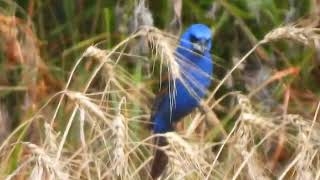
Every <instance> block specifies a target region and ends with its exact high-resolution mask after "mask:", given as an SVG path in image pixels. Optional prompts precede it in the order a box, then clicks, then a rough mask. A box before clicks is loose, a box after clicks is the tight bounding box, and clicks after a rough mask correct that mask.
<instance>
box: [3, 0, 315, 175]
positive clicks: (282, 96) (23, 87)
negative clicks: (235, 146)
mask: <svg viewBox="0 0 320 180" xmlns="http://www.w3.org/2000/svg"><path fill="white" fill-rule="evenodd" d="M319 20H320V1H319V0H287V1H279V0H201V1H198V0H161V1H158V0H140V1H138V0H129V1H125V0H107V1H104V0H90V1H89V0H74V1H70V0H58V1H57V0H41V1H36V0H17V1H9V0H8V1H6V0H0V144H1V142H2V141H4V140H5V139H6V137H7V136H8V135H9V134H10V132H11V131H13V130H14V129H15V128H16V127H18V126H19V125H21V124H22V123H24V122H25V121H26V120H28V119H29V118H30V117H33V116H34V114H35V113H36V112H38V110H39V108H41V107H42V106H43V105H44V104H45V103H46V102H48V100H49V99H50V98H51V97H52V96H53V95H54V94H55V93H57V92H59V91H61V90H63V88H64V87H65V85H66V83H67V80H68V78H69V76H70V72H71V70H72V68H73V67H74V66H75V63H76V62H77V59H78V58H79V57H80V56H81V55H82V54H83V53H84V51H85V50H86V48H88V47H89V46H90V45H94V44H96V43H99V46H100V47H101V48H102V49H107V50H108V49H111V48H112V47H114V46H116V45H117V44H118V43H120V42H121V41H123V40H124V39H125V38H127V37H128V36H130V35H131V34H133V33H134V32H136V31H138V30H139V28H140V27H141V26H144V25H148V26H155V27H157V28H159V29H161V30H163V31H166V32H168V33H170V34H173V35H175V36H177V37H178V36H179V35H180V33H181V32H182V31H183V30H184V29H185V28H186V27H187V26H189V25H191V24H193V23H204V24H207V25H208V26H209V27H210V28H211V29H212V30H213V32H214V40H213V48H212V50H211V52H212V54H213V57H214V63H215V74H214V77H213V79H214V84H213V86H212V89H214V87H215V86H216V85H217V83H219V80H221V79H222V78H223V77H224V76H225V74H226V73H227V72H228V71H229V70H230V69H231V68H232V67H233V66H234V65H235V64H236V63H237V62H238V61H239V60H240V59H241V58H242V57H243V56H244V55H245V54H246V53H247V52H248V51H249V50H250V49H251V48H252V47H253V46H254V45H255V44H256V43H258V41H259V40H261V39H263V38H264V36H265V35H266V34H267V33H268V32H270V31H271V30H273V29H275V28H277V27H280V26H285V25H290V24H293V25H297V26H299V27H302V28H303V27H305V28H316V27H319V23H320V21H319ZM288 33H290V32H288ZM317 43H318V45H319V43H320V42H319V41H317V42H314V44H317ZM123 51H124V52H125V53H128V54H131V55H138V56H139V57H137V58H138V59H143V57H147V58H154V57H152V56H151V55H150V52H149V50H148V48H147V47H146V46H145V45H144V44H143V43H141V42H140V40H139V39H137V40H136V41H134V43H129V44H128V46H127V47H126V48H125V49H124V50H123ZM123 59H124V60H121V61H120V65H121V67H122V68H123V69H124V70H125V71H126V72H127V73H128V74H130V78H132V80H133V81H132V84H133V85H134V86H135V87H136V88H137V89H138V90H141V89H143V88H147V90H146V91H148V93H146V94H144V95H145V96H146V97H141V99H143V98H146V100H145V101H146V102H148V103H150V104H151V101H152V98H153V94H152V93H153V92H156V90H157V89H158V87H159V86H158V79H159V77H158V73H154V74H152V72H151V71H152V66H153V62H152V61H147V60H139V61H137V60H135V58H134V57H132V56H131V57H127V58H126V57H123ZM94 64H95V63H93V62H92V61H86V62H85V63H82V64H81V65H80V66H79V67H78V68H77V74H76V75H75V76H74V77H73V79H72V85H71V86H70V88H69V89H71V90H75V91H81V90H83V89H84V88H85V85H86V82H87V81H88V79H89V78H90V74H91V73H89V72H92V71H93V69H94V68H93V67H94ZM319 65H320V49H319V48H318V47H317V46H314V47H312V46H305V45H304V44H301V43H299V42H295V41H289V40H281V41H277V42H272V43H268V44H267V45H264V46H259V47H258V48H257V50H256V51H255V52H254V53H253V54H252V55H251V56H249V57H248V59H247V60H246V61H245V62H244V63H243V64H241V66H240V67H239V68H238V69H237V70H235V72H234V73H233V74H232V76H230V77H229V78H228V80H227V82H226V83H225V84H224V85H223V86H222V87H221V88H220V89H219V91H218V93H217V94H216V95H215V99H218V98H219V97H221V96H223V95H224V94H225V93H227V92H231V91H241V92H243V93H245V94H249V95H250V97H251V98H252V100H253V101H254V102H255V106H257V107H258V108H259V109H260V110H261V111H262V112H264V113H266V114H282V113H298V114H300V115H302V116H304V117H306V118H311V119H312V117H313V115H314V112H315V109H316V106H317V103H318V99H319V98H318V96H319V93H320V85H319V84H320V66H319ZM120 75H121V74H120ZM101 79H102V78H101V77H100V78H97V79H96V80H95V81H94V83H93V84H94V85H93V86H92V87H91V92H94V91H95V90H101V89H103V87H104V84H101V83H99V82H100V81H101ZM129 93H130V92H129ZM115 99H117V98H115ZM119 99H120V98H118V100H119ZM236 103H237V102H236V100H235V99H234V98H227V99H226V100H223V101H222V102H221V103H220V104H219V106H216V107H215V112H216V114H217V115H218V117H219V119H220V120H221V121H223V122H226V123H225V125H226V129H230V128H231V127H232V126H231V125H232V124H233V123H232V122H231V123H230V121H229V120H230V119H233V118H234V117H233V115H232V116H230V114H229V112H230V108H231V107H234V106H235V104H236ZM57 104H58V101H57V100H54V101H53V102H52V103H51V105H50V106H49V107H47V108H46V109H45V110H44V112H45V113H43V114H46V115H52V114H53V113H54V111H55V107H56V106H57ZM63 109H64V111H66V112H70V111H71V107H70V105H68V104H67V103H66V104H65V105H64V107H63ZM133 109H135V111H134V113H133V115H132V116H138V115H139V114H140V115H141V114H143V115H146V114H147V113H148V111H146V112H144V111H143V110H142V111H143V112H144V113H141V111H140V109H144V108H141V107H133ZM58 117H59V118H58V119H60V120H59V121H56V122H55V123H54V127H57V128H59V127H64V126H65V124H66V121H64V120H63V119H66V117H67V115H65V114H64V113H59V114H58ZM45 118H48V119H50V118H49V117H45ZM45 118H44V119H45ZM143 118H144V119H146V120H147V119H148V118H147V117H143ZM34 122H35V123H32V124H31V125H30V128H29V130H27V131H26V133H25V132H24V133H25V134H24V135H23V138H26V139H31V141H33V142H35V143H36V142H39V134H40V133H41V127H43V125H42V124H41V121H34ZM229 125H230V126H229ZM135 128H137V129H139V128H141V127H140V125H139V126H137V127H135ZM30 129H31V130H30ZM137 131H138V130H137ZM73 136H74V137H73ZM72 138H73V139H74V140H75V141H76V142H78V141H79V138H78V135H77V134H76V133H75V134H74V135H72V134H71V139H72ZM40 139H41V138H40ZM71 149H72V148H71ZM21 156H22V155H21V153H20V154H19V153H16V157H17V158H16V160H17V159H19V158H21ZM18 162H19V160H17V161H15V160H12V161H11V164H10V167H9V166H8V167H9V168H7V172H12V171H13V170H14V169H15V168H16V167H17V164H18Z"/></svg>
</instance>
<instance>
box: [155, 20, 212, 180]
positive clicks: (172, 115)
mask: <svg viewBox="0 0 320 180" xmlns="http://www.w3.org/2000/svg"><path fill="white" fill-rule="evenodd" d="M211 46H212V32H211V30H210V28H208V27H207V26H206V25H203V24H193V25H191V26H190V27H189V28H188V29H187V30H186V31H185V32H184V33H183V34H182V36H181V38H180V42H179V46H178V48H177V49H176V51H175V56H176V62H177V63H178V66H179V71H180V77H179V78H177V79H171V80H169V81H168V82H167V85H166V86H167V87H171V88H170V90H166V91H164V93H162V94H160V95H158V96H157V97H156V100H155V102H154V106H153V113H152V115H151V121H152V122H153V131H154V133H158V134H161V133H166V132H170V131H173V123H176V122H178V121H179V120H181V119H182V118H183V117H185V116H186V115H188V114H189V113H190V112H191V111H193V110H194V109H195V108H196V107H198V106H199V102H200V100H201V98H203V97H204V96H205V93H206V91H207V89H208V87H209V86H210V84H211V76H212V73H213V63H212V59H211V54H210V49H211ZM155 141H156V142H155V143H156V144H157V145H158V146H165V145H167V140H166V139H165V138H164V137H163V136H159V137H157V138H156V140H155ZM167 163H168V157H167V155H166V154H165V152H164V151H162V150H160V149H157V150H156V151H155V155H154V160H153V165H152V169H151V176H152V178H153V179H156V178H157V177H159V176H160V175H161V173H162V171H163V170H164V168H165V166H166V164H167Z"/></svg>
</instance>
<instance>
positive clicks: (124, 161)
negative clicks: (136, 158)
mask: <svg viewBox="0 0 320 180" xmlns="http://www.w3.org/2000/svg"><path fill="white" fill-rule="evenodd" d="M124 102H125V98H123V99H122V100H121V102H120V103H119V107H118V109H117V115H116V117H115V118H114V119H113V122H112V126H113V129H114V131H113V144H114V148H113V153H112V154H113V155H112V156H113V157H112V158H113V160H112V161H113V163H112V165H113V166H114V168H115V172H116V174H117V175H118V176H122V177H126V173H127V171H128V163H129V160H128V156H127V155H126V152H127V149H126V148H127V147H126V144H127V141H128V137H127V136H128V129H127V124H126V119H125V117H124V116H123V115H122V114H121V106H122V105H123V103H124Z"/></svg>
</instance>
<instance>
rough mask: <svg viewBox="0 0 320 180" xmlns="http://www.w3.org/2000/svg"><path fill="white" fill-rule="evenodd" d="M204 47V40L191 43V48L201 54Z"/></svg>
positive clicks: (205, 46)
mask: <svg viewBox="0 0 320 180" xmlns="http://www.w3.org/2000/svg"><path fill="white" fill-rule="evenodd" d="M206 48H207V45H206V43H205V42H197V43H194V44H193V49H194V50H195V51H196V52H197V53H199V54H203V53H204V51H205V50H206Z"/></svg>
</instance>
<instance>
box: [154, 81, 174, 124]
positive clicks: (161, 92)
mask: <svg viewBox="0 0 320 180" xmlns="http://www.w3.org/2000/svg"><path fill="white" fill-rule="evenodd" d="M168 90H169V78H168V75H164V76H163V79H162V82H161V88H160V90H159V92H158V93H157V94H156V97H155V99H154V101H153V105H152V108H151V117H150V121H151V127H150V128H153V121H154V117H155V115H156V112H157V111H158V110H159V108H160V105H161V103H162V101H163V99H164V98H165V97H166V96H167V95H168V93H169V92H168Z"/></svg>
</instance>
